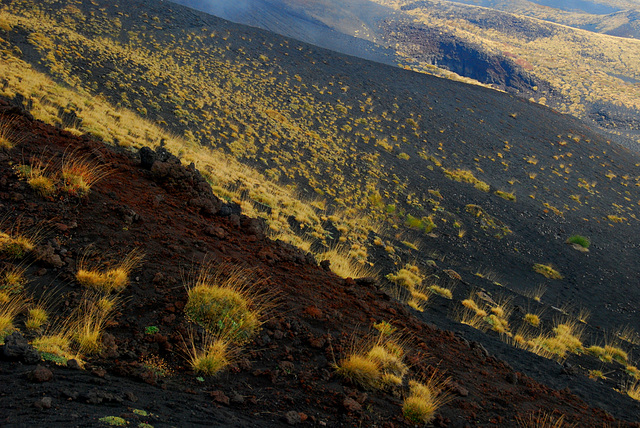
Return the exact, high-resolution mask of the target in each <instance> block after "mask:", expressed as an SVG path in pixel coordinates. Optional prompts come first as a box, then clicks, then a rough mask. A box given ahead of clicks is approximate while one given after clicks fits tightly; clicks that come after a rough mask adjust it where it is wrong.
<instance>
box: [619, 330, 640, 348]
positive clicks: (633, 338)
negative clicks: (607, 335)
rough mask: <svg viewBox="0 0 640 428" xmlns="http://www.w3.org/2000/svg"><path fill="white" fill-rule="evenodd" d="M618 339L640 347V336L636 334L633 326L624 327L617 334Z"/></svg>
mask: <svg viewBox="0 0 640 428" xmlns="http://www.w3.org/2000/svg"><path fill="white" fill-rule="evenodd" d="M615 335H616V337H618V338H619V339H621V340H624V341H625V342H628V343H631V344H632V345H640V334H638V332H636V331H635V330H634V329H633V327H631V326H628V325H627V326H624V327H621V328H619V329H618V330H617V331H616V333H615Z"/></svg>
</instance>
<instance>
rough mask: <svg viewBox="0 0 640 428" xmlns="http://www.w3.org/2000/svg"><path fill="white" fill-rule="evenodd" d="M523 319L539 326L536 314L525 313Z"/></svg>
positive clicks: (538, 318) (534, 325)
mask: <svg viewBox="0 0 640 428" xmlns="http://www.w3.org/2000/svg"><path fill="white" fill-rule="evenodd" d="M523 320H524V322H526V323H527V324H529V325H531V326H533V327H540V317H539V316H538V315H536V314H525V316H524V318H523Z"/></svg>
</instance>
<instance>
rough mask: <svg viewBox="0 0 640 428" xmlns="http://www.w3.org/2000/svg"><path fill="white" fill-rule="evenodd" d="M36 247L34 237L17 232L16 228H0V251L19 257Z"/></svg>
mask: <svg viewBox="0 0 640 428" xmlns="http://www.w3.org/2000/svg"><path fill="white" fill-rule="evenodd" d="M35 247H36V238H31V237H27V236H25V235H23V234H19V233H17V231H16V230H0V252H1V253H3V254H6V255H7V256H9V257H13V258H15V259H21V258H23V257H24V256H26V255H27V254H28V253H29V252H31V251H33V249H34V248H35Z"/></svg>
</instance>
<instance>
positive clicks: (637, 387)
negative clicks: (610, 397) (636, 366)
mask: <svg viewBox="0 0 640 428" xmlns="http://www.w3.org/2000/svg"><path fill="white" fill-rule="evenodd" d="M625 392H626V393H627V395H628V396H629V397H631V398H633V399H634V400H637V401H640V382H635V383H633V384H632V385H629V386H628V387H627V390H626V391H625Z"/></svg>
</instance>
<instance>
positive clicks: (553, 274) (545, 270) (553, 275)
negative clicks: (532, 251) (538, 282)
mask: <svg viewBox="0 0 640 428" xmlns="http://www.w3.org/2000/svg"><path fill="white" fill-rule="evenodd" d="M533 270H534V272H536V273H539V274H540V275H542V276H544V277H546V278H549V279H562V278H564V277H563V276H562V275H561V274H560V272H558V271H557V270H555V269H554V268H553V267H551V266H550V265H543V264H540V263H536V264H534V265H533Z"/></svg>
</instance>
